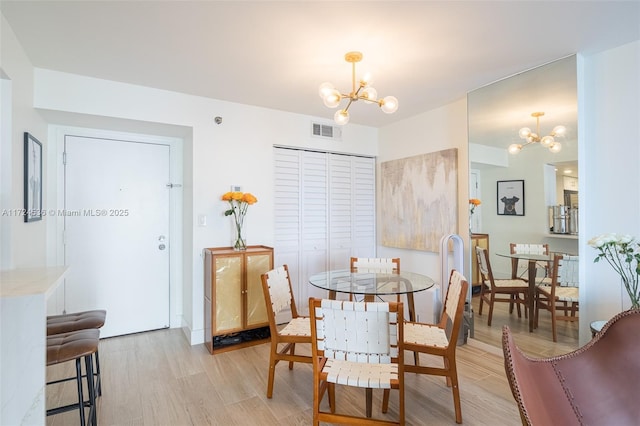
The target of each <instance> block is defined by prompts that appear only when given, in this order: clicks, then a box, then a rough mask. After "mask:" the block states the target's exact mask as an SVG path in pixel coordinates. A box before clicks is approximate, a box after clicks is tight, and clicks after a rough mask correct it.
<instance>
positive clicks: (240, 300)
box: [204, 246, 273, 353]
mask: <svg viewBox="0 0 640 426" xmlns="http://www.w3.org/2000/svg"><path fill="white" fill-rule="evenodd" d="M204 255H205V260H204V281H205V282H204V332H205V335H204V341H205V346H206V347H207V349H208V350H209V352H211V353H214V352H215V350H216V342H220V341H221V338H226V339H227V340H234V339H235V342H233V343H240V344H241V343H247V342H249V341H250V339H248V338H245V337H244V335H243V333H244V332H246V331H247V330H256V329H260V328H266V330H265V332H267V333H268V327H269V319H268V318H267V308H266V305H265V302H264V295H263V293H262V281H261V278H260V275H262V274H264V273H265V272H268V271H270V270H271V269H273V248H272V247H267V246H248V247H247V249H246V250H242V251H236V250H233V248H231V247H215V248H206V249H204ZM267 336H268V334H267ZM254 343H255V341H254ZM244 346H247V344H245V345H244Z"/></svg>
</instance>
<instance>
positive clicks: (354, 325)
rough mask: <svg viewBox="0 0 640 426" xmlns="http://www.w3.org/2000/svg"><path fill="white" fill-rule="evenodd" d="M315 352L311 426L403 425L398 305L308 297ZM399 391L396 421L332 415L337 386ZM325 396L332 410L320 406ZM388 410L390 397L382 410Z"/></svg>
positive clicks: (369, 392) (338, 414)
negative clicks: (326, 425)
mask: <svg viewBox="0 0 640 426" xmlns="http://www.w3.org/2000/svg"><path fill="white" fill-rule="evenodd" d="M309 312H310V314H311V337H312V342H313V343H312V345H311V348H312V354H313V424H314V425H319V424H320V422H321V421H322V422H329V423H343V424H372V425H390V424H398V425H404V371H403V368H404V367H403V366H404V347H403V321H404V320H403V316H402V303H397V302H351V301H346V300H329V299H314V298H310V299H309ZM336 384H337V385H341V386H353V387H358V388H365V389H366V392H367V395H368V396H370V394H371V389H373V388H379V389H385V390H386V389H398V393H399V398H398V419H397V421H392V420H384V419H378V418H373V417H370V416H371V406H370V404H371V398H370V397H368V398H367V407H366V417H363V416H356V415H355V414H346V413H344V414H341V413H336V411H337V410H336V406H337V401H336V397H335V396H336V395H335V388H336V386H335V385H336ZM325 393H328V397H329V407H330V411H321V410H320V404H321V402H322V399H323V397H324V394H325ZM388 408H389V398H388V393H385V399H384V401H383V404H382V412H383V413H386V412H387V411H388Z"/></svg>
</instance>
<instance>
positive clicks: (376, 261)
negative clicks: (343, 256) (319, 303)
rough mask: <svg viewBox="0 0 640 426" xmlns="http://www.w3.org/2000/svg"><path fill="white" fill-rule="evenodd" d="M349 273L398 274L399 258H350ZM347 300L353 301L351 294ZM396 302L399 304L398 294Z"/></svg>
mask: <svg viewBox="0 0 640 426" xmlns="http://www.w3.org/2000/svg"><path fill="white" fill-rule="evenodd" d="M350 266H351V272H389V273H392V272H395V273H399V272H400V258H399V257H394V258H383V257H352V258H351V261H350ZM349 300H353V294H350V295H349ZM396 302H400V295H399V294H398V296H397V299H396Z"/></svg>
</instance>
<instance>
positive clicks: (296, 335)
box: [261, 265, 311, 398]
mask: <svg viewBox="0 0 640 426" xmlns="http://www.w3.org/2000/svg"><path fill="white" fill-rule="evenodd" d="M261 278H262V291H263V293H264V300H265V303H266V304H267V317H268V318H269V331H270V332H271V351H270V354H269V381H268V384H267V398H271V397H272V396H273V381H274V378H275V370H276V365H277V364H278V362H279V361H289V370H291V369H293V363H294V362H304V363H311V357H310V356H305V355H296V353H295V349H296V343H309V344H310V343H311V323H310V320H309V317H302V316H299V315H298V311H297V310H296V302H295V300H294V297H293V291H292V290H291V278H290V277H289V268H288V267H287V265H282V266H279V267H277V268H275V269H272V270H271V271H269V272H267V273H265V274H262V275H261ZM287 310H290V311H291V319H290V321H289V322H288V323H287V324H286V325H285V326H284V328H282V327H278V323H277V319H276V318H277V316H278V314H279V313H282V312H286V311H287ZM280 344H284V347H283V348H282V349H281V350H278V345H280Z"/></svg>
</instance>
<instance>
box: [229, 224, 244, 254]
mask: <svg viewBox="0 0 640 426" xmlns="http://www.w3.org/2000/svg"><path fill="white" fill-rule="evenodd" d="M234 225H235V226H234V235H233V240H232V241H231V246H232V247H233V249H234V250H237V251H240V250H246V249H247V239H246V237H245V235H244V233H243V232H244V228H243V226H242V222H240V223H237V222H236V223H234Z"/></svg>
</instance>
